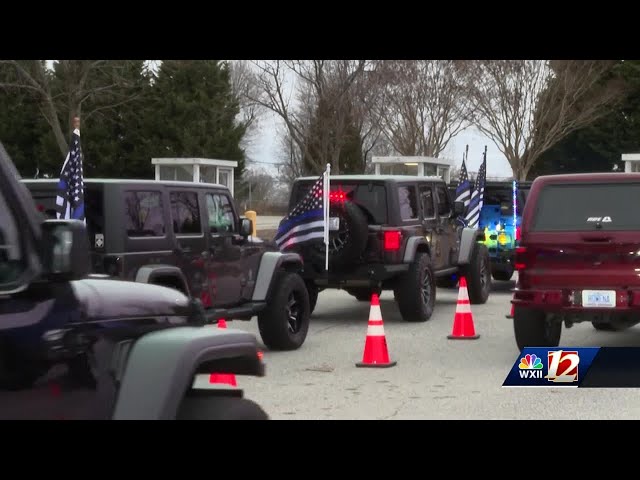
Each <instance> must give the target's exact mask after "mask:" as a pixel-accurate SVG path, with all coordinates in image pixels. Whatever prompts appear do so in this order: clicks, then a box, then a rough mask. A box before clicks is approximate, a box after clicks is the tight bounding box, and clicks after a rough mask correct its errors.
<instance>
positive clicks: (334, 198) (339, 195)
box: [329, 190, 347, 202]
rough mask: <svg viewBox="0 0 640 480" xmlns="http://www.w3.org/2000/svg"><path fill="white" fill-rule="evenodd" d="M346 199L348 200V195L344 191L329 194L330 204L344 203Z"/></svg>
mask: <svg viewBox="0 0 640 480" xmlns="http://www.w3.org/2000/svg"><path fill="white" fill-rule="evenodd" d="M346 199H347V195H346V194H345V193H344V192H343V191H342V190H338V191H336V192H329V201H330V202H344V201H345V200H346Z"/></svg>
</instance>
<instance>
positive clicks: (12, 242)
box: [0, 159, 26, 288]
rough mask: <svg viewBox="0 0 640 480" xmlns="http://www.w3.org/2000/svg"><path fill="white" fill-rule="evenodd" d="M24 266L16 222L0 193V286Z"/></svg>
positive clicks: (18, 274) (14, 277) (8, 282)
mask: <svg viewBox="0 0 640 480" xmlns="http://www.w3.org/2000/svg"><path fill="white" fill-rule="evenodd" d="M3 160H4V159H3ZM25 268H26V265H25V258H24V255H23V253H22V248H21V243H20V231H19V230H18V223H17V222H16V218H15V217H14V215H13V213H12V212H11V210H9V206H8V205H7V203H6V202H5V199H4V196H3V195H2V194H1V193H0V288H1V287H2V286H3V285H7V286H9V284H11V283H14V282H15V281H17V280H18V279H19V278H20V276H21V275H22V273H23V272H24V270H25Z"/></svg>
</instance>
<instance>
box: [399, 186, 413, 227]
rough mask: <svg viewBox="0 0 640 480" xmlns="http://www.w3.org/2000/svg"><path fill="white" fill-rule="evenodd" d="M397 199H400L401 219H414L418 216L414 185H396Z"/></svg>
mask: <svg viewBox="0 0 640 480" xmlns="http://www.w3.org/2000/svg"><path fill="white" fill-rule="evenodd" d="M398 200H399V201H400V216H401V218H402V220H414V219H417V218H418V202H417V199H416V187H414V186H401V187H398Z"/></svg>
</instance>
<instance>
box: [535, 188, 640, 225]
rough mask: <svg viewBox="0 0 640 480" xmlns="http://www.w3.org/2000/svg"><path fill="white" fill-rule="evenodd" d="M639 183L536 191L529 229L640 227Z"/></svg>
mask: <svg viewBox="0 0 640 480" xmlns="http://www.w3.org/2000/svg"><path fill="white" fill-rule="evenodd" d="M638 199H640V184H638V183H616V184H610V183H609V184H560V185H547V186H545V187H544V188H543V189H542V190H541V191H540V194H539V197H538V202H537V203H538V204H537V206H536V207H537V208H536V213H535V219H534V221H533V224H532V228H531V230H532V231H537V232H545V231H546V232H553V231H555V232H568V231H585V230H596V229H598V230H640V212H639V211H638V209H637V208H634V203H635V202H636V201H637V200H638Z"/></svg>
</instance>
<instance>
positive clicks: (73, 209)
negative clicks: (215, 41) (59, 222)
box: [56, 128, 85, 221]
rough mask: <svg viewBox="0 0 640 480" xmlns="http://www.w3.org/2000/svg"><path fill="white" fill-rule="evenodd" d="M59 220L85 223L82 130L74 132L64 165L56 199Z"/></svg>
mask: <svg viewBox="0 0 640 480" xmlns="http://www.w3.org/2000/svg"><path fill="white" fill-rule="evenodd" d="M56 212H57V217H58V218H64V219H74V220H83V221H84V219H85V218H84V181H83V179H82V149H81V148H80V130H78V129H77V128H76V129H75V130H74V131H73V135H72V137H71V146H70V147H69V153H68V154H67V158H66V159H65V161H64V164H63V165H62V171H61V172H60V181H59V182H58V195H57V197H56Z"/></svg>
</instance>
